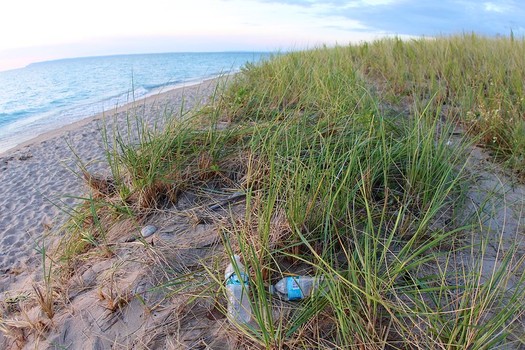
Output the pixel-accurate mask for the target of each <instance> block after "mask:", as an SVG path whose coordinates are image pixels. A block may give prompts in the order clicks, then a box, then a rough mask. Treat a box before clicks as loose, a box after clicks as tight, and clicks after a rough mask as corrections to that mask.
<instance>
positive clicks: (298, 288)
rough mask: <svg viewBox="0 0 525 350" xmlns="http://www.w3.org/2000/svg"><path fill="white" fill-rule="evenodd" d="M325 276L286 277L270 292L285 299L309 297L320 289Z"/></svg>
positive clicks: (272, 287)
mask: <svg viewBox="0 0 525 350" xmlns="http://www.w3.org/2000/svg"><path fill="white" fill-rule="evenodd" d="M323 280H324V278H323V276H319V277H310V276H293V277H285V278H283V279H281V280H280V281H279V282H277V283H276V284H275V286H271V287H270V293H272V294H275V295H277V296H279V297H280V298H281V299H284V300H301V299H304V298H307V297H309V296H310V295H312V293H313V292H314V291H315V290H317V289H319V285H320V284H321V283H322V282H323Z"/></svg>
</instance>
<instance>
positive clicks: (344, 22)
mask: <svg viewBox="0 0 525 350" xmlns="http://www.w3.org/2000/svg"><path fill="white" fill-rule="evenodd" d="M522 2H523V0H499V1H498V0H493V1H483V0H349V1H343V0H326V1H317V0H147V1H145V0H140V1H139V0H89V1H86V0H84V1H72V0H44V1H43V0H16V1H5V2H4V3H3V4H2V11H1V13H0V33H2V34H1V35H0V71H2V70H7V69H13V68H18V67H23V66H25V65H27V64H29V63H32V62H38V61H45V60H52V59H59V58H69V57H83V56H101V55H113V54H132V53H156V52H206V51H274V50H280V51H287V50H298V49H306V48H312V47H316V46H319V45H323V44H324V45H328V46H332V45H336V44H337V45H346V44H349V43H356V42H361V41H365V40H374V39H376V38H380V37H383V36H392V35H396V36H399V37H401V38H411V37H420V36H424V37H432V36H436V35H448V34H457V33H470V32H476V33H479V34H483V35H490V36H494V35H509V34H510V32H511V30H512V32H513V33H514V35H515V36H519V37H521V36H524V35H525V6H523V5H522Z"/></svg>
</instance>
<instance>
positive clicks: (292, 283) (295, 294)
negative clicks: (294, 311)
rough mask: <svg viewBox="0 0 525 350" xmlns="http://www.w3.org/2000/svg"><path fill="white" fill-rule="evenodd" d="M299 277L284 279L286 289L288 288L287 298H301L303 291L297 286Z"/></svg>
mask: <svg viewBox="0 0 525 350" xmlns="http://www.w3.org/2000/svg"><path fill="white" fill-rule="evenodd" d="M300 278H301V277H299V276H297V277H288V278H287V279H286V289H287V290H288V300H299V299H303V298H304V295H303V291H302V290H301V287H300V286H299V279H300Z"/></svg>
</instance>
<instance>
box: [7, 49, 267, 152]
mask: <svg viewBox="0 0 525 350" xmlns="http://www.w3.org/2000/svg"><path fill="white" fill-rule="evenodd" d="M269 56H270V54H269V53H247V52H240V53H239V52H227V53H166V54H144V55H118V56H105V57H87V58H75V59H64V60H57V61H48V62H41V63H34V64H31V65H29V66H27V67H25V68H21V69H15V70H11V71H5V72H0V153H1V152H4V151H6V150H8V149H10V148H12V147H14V146H16V145H17V144H20V143H22V142H25V141H28V140H30V139H31V138H33V137H35V136H37V135H39V134H42V133H44V132H47V131H50V130H53V129H56V128H59V127H61V126H64V125H67V124H70V123H72V122H75V121H78V120H80V119H83V118H86V117H89V116H92V115H95V114H98V113H101V112H104V111H107V110H111V109H114V108H115V107H116V106H120V105H123V104H125V103H128V102H132V101H133V100H136V99H138V98H142V97H146V96H149V95H154V94H157V93H159V92H162V91H166V90H169V89H172V88H175V87H178V86H182V85H189V84H195V83H199V82H201V81H203V80H205V79H209V78H213V77H217V76H219V75H221V74H226V73H232V72H236V71H238V70H240V68H241V67H242V66H243V65H245V64H246V63H247V62H258V61H260V60H262V59H265V58H268V57H269Z"/></svg>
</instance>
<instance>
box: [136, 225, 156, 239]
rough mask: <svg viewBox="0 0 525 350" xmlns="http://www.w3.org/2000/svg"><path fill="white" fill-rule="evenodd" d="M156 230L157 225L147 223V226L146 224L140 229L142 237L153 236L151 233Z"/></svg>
mask: <svg viewBox="0 0 525 350" xmlns="http://www.w3.org/2000/svg"><path fill="white" fill-rule="evenodd" d="M155 232H157V227H156V226H153V225H147V226H144V227H143V228H142V230H140V234H141V235H142V237H144V238H146V237H149V236H151V235H152V234H154V233H155Z"/></svg>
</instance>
